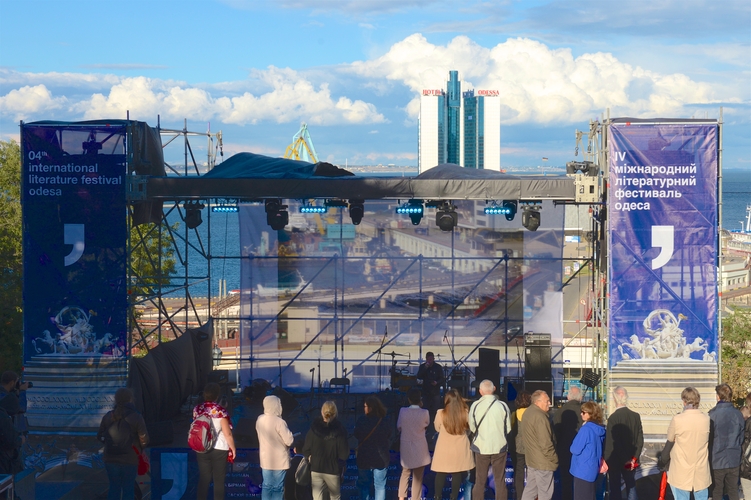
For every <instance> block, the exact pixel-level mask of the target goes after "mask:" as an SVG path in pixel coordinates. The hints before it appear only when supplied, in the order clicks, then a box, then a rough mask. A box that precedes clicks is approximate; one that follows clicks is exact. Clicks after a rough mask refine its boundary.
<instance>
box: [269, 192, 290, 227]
mask: <svg viewBox="0 0 751 500" xmlns="http://www.w3.org/2000/svg"><path fill="white" fill-rule="evenodd" d="M265 205H266V223H267V224H268V225H269V226H271V229H273V230H274V231H281V230H282V229H284V226H286V225H287V224H289V212H287V210H286V208H287V205H283V204H282V200H280V199H278V198H270V199H267V200H266V201H265Z"/></svg>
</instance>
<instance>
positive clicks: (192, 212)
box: [183, 201, 204, 229]
mask: <svg viewBox="0 0 751 500" xmlns="http://www.w3.org/2000/svg"><path fill="white" fill-rule="evenodd" d="M183 208H185V225H186V226H187V227H188V229H195V228H197V227H198V226H200V225H201V224H202V223H203V218H202V217H201V210H203V208H204V205H203V203H201V202H200V201H186V202H185V203H184V204H183Z"/></svg>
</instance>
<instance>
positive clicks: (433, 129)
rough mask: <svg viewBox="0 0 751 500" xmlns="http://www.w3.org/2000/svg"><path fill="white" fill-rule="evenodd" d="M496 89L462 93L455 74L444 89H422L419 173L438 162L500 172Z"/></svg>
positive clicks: (455, 73)
mask: <svg viewBox="0 0 751 500" xmlns="http://www.w3.org/2000/svg"><path fill="white" fill-rule="evenodd" d="M498 97H499V92H498V91H497V90H484V89H483V90H467V91H464V92H462V81H461V80H460V79H459V72H458V71H449V76H448V80H447V82H446V90H443V89H424V90H423V91H422V96H421V97H420V124H419V158H418V164H419V169H420V172H423V171H425V170H428V169H430V168H433V167H435V166H436V165H439V164H441V163H455V164H457V165H461V166H463V167H467V168H479V169H489V170H500V168H501V106H500V100H499V98H498Z"/></svg>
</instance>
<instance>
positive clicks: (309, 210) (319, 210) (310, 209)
mask: <svg viewBox="0 0 751 500" xmlns="http://www.w3.org/2000/svg"><path fill="white" fill-rule="evenodd" d="M327 210H328V208H327V207H325V206H324V207H319V206H317V205H311V204H310V203H306V204H304V205H300V213H301V214H325V213H326V211H327Z"/></svg>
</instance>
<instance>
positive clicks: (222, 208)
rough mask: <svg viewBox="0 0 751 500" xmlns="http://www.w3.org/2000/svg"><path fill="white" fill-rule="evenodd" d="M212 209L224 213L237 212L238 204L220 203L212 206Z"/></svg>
mask: <svg viewBox="0 0 751 500" xmlns="http://www.w3.org/2000/svg"><path fill="white" fill-rule="evenodd" d="M211 211H212V212H218V213H224V214H230V213H237V205H228V204H224V203H221V204H219V205H214V206H212V207H211Z"/></svg>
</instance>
